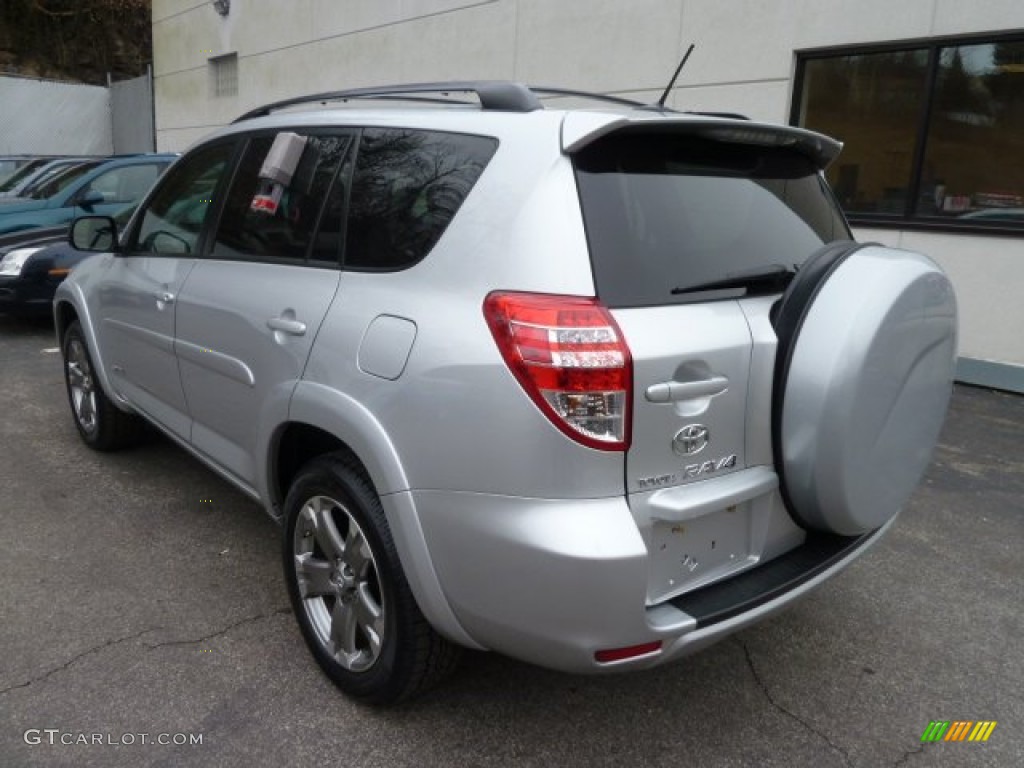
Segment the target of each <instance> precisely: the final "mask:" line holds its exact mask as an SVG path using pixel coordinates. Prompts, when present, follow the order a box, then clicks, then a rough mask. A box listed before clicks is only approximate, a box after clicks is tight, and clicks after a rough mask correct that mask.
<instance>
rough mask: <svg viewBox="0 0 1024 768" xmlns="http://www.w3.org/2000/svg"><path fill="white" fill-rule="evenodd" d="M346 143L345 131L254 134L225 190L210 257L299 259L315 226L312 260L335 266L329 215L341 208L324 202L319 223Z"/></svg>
mask: <svg viewBox="0 0 1024 768" xmlns="http://www.w3.org/2000/svg"><path fill="white" fill-rule="evenodd" d="M350 143H351V138H350V136H348V135H344V134H342V135H311V136H300V135H298V134H295V133H291V132H283V133H278V134H273V135H268V136H257V137H255V138H253V139H252V140H251V141H250V142H249V145H248V146H247V147H246V149H245V152H244V153H243V154H242V160H241V163H240V164H239V167H238V170H237V172H236V173H235V176H234V179H233V180H232V182H231V188H230V189H229V190H228V193H227V198H226V200H225V204H224V212H223V214H222V215H221V220H220V225H219V226H218V229H217V236H216V240H215V242H214V246H213V254H212V255H213V256H214V257H215V258H231V259H241V258H249V259H251V258H255V259H262V258H269V259H287V260H290V261H303V260H304V259H306V258H307V253H308V251H309V249H310V246H311V244H312V241H313V237H314V232H316V231H317V227H318V224H319V225H320V233H321V234H320V235H319V236H318V237H317V242H316V244H315V247H314V254H313V258H315V259H317V260H323V261H333V262H334V263H335V264H336V263H337V261H338V258H339V256H340V249H341V243H340V229H341V228H340V224H339V223H338V222H337V221H336V220H335V219H336V217H335V216H334V215H333V214H334V213H335V210H334V209H338V210H340V207H339V206H338V205H337V204H336V203H332V204H331V205H329V206H328V209H329V210H328V211H327V212H326V213H325V215H324V221H323V222H321V210H322V209H324V200H325V199H327V198H328V191H329V190H330V189H331V184H332V182H333V181H334V177H335V176H336V174H337V171H338V168H339V167H340V165H341V162H342V160H343V158H344V157H345V153H346V152H347V151H348V148H349V144H350ZM339 187H340V185H339ZM331 197H332V199H333V198H334V197H336V195H332V196H331Z"/></svg>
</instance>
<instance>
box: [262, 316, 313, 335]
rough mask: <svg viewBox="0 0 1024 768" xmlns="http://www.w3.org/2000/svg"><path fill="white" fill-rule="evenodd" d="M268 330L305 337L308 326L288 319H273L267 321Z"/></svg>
mask: <svg viewBox="0 0 1024 768" xmlns="http://www.w3.org/2000/svg"><path fill="white" fill-rule="evenodd" d="M267 328H269V329H270V330H272V331H281V333H287V334H289V335H291V336H304V335H305V333H306V324H305V323H302V322H299V321H298V320H293V319H291V318H288V317H272V318H270V319H269V320H267Z"/></svg>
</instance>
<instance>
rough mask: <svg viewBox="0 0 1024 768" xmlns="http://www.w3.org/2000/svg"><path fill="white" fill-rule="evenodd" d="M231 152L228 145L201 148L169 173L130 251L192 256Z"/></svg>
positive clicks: (147, 211)
mask: <svg viewBox="0 0 1024 768" xmlns="http://www.w3.org/2000/svg"><path fill="white" fill-rule="evenodd" d="M233 149H234V145H233V144H231V143H221V144H215V145H213V146H210V147H204V148H203V149H200V150H199V151H197V152H195V153H194V154H191V155H189V156H187V157H184V158H182V159H181V160H180V161H179V162H178V163H177V164H176V165H175V166H174V168H173V169H171V170H170V171H168V173H167V177H166V178H165V179H164V181H163V183H162V184H161V185H160V188H159V189H158V190H157V191H156V194H155V195H154V196H153V198H152V199H151V200H149V201H148V203H147V205H146V209H145V210H144V211H143V212H142V217H141V223H140V224H139V227H138V232H137V233H136V235H135V237H134V238H133V244H132V245H131V246H129V250H132V251H136V252H141V253H153V254H163V255H173V256H184V255H188V254H192V253H195V252H196V248H197V246H198V244H199V235H200V233H201V232H202V229H203V224H204V223H205V222H206V217H207V215H208V214H209V211H210V208H211V206H212V203H213V195H214V191H215V190H216V189H217V182H219V181H220V178H221V176H222V175H223V173H224V169H225V168H227V167H228V164H229V162H230V160H231V153H232V151H233Z"/></svg>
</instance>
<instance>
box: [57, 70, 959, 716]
mask: <svg viewBox="0 0 1024 768" xmlns="http://www.w3.org/2000/svg"><path fill="white" fill-rule="evenodd" d="M439 93H444V94H453V93H458V94H462V93H473V94H476V97H477V99H478V101H479V104H476V103H475V102H474V103H470V104H467V103H462V102H459V103H454V104H441V105H439V104H435V103H434V102H435V101H436V100H437V99H438V98H439V97H438V94H439ZM539 93H540V91H539V90H531V89H529V88H527V87H525V86H522V85H519V84H514V83H495V82H486V83H447V84H434V85H417V86H398V87H389V88H384V89H364V90H358V91H346V92H339V93H334V94H317V95H316V96H313V97H309V98H307V99H294V100H289V101H288V102H281V103H278V104H273V105H269V106H267V107H264V108H261V109H259V110H255V111H254V112H253V113H250V114H248V115H246V116H244V117H243V118H240V119H239V120H238V121H236V122H235V123H234V124H232V125H230V126H228V127H226V128H224V129H222V130H219V131H218V132H216V133H215V134H213V135H212V136H210V137H209V138H207V139H204V140H203V141H201V142H200V143H199V144H197V145H196V146H195V147H193V148H192V149H191V150H190V151H189V152H188V153H187V154H185V156H184V157H183V158H182V159H181V160H180V161H179V162H178V163H176V164H175V166H174V167H173V168H172V169H171V170H170V171H168V173H167V174H166V175H165V176H164V177H163V178H162V179H161V181H160V182H159V184H158V185H157V186H156V188H155V189H154V190H153V191H152V192H151V193H150V195H149V196H148V198H146V199H145V200H144V201H143V203H142V204H141V206H140V207H139V210H138V211H137V213H136V214H135V216H134V217H133V219H132V221H131V223H130V224H129V225H128V227H127V230H126V231H124V232H123V233H118V232H117V229H116V226H115V224H114V223H113V221H111V220H110V219H108V218H104V217H87V218H83V219H79V220H78V221H77V222H76V223H75V225H74V227H73V230H72V234H71V237H72V240H73V242H74V243H75V244H76V246H77V247H80V248H83V247H85V248H89V249H91V250H94V251H98V252H101V253H102V255H98V256H95V257H93V258H91V259H89V260H87V261H86V262H84V263H83V264H81V265H80V266H79V267H78V268H76V269H75V270H74V272H73V273H72V274H71V276H70V277H69V278H68V279H67V280H66V281H65V282H64V283H63V284H62V285H61V286H60V289H59V291H58V294H57V297H56V300H55V303H54V313H55V317H56V323H57V332H58V336H59V341H60V346H61V348H62V350H63V353H64V361H65V373H66V379H67V390H68V395H69V399H70V402H71V407H72V412H73V415H74V419H75V424H76V426H77V427H78V430H79V432H80V433H81V435H82V438H83V439H84V440H85V442H86V443H87V444H89V445H90V446H92V447H94V448H97V449H100V450H109V449H113V448H117V447H121V446H123V445H126V444H129V443H130V442H131V441H132V440H133V439H134V438H135V437H136V436H137V432H138V427H139V424H140V423H141V421H142V420H144V421H145V422H148V423H149V424H151V425H154V426H155V427H157V428H158V429H159V430H160V431H161V432H163V433H165V434H166V435H167V436H169V437H170V438H171V439H172V440H174V441H175V442H177V443H178V444H179V445H181V446H182V447H183V448H185V449H186V450H188V451H190V452H191V453H193V454H194V455H195V456H196V457H198V458H199V459H200V460H202V461H203V462H205V463H206V464H207V465H208V466H210V467H211V468H212V469H213V470H214V471H216V472H217V473H219V474H220V475H221V476H223V477H224V478H226V479H227V480H229V481H230V482H232V483H233V484H234V485H236V486H237V487H238V488H240V489H241V490H242V491H244V492H245V493H247V494H248V495H250V496H251V497H252V498H254V499H257V500H258V501H259V502H260V503H262V504H263V505H264V506H265V508H266V509H267V511H268V512H269V513H270V514H271V515H272V516H273V517H274V518H275V519H277V520H279V521H280V522H281V523H282V526H283V563H284V573H285V578H286V580H287V585H288V589H289V593H290V595H291V600H292V603H293V606H294V609H295V613H296V616H297V618H298V621H299V624H300V627H301V629H302V632H303V635H304V636H305V639H306V641H307V643H308V645H309V647H310V649H311V651H312V654H313V656H314V657H315V658H316V660H317V662H318V663H319V664H320V665H321V666H322V667H323V669H324V670H325V671H326V673H327V674H328V675H329V676H330V677H331V678H332V679H333V680H334V681H335V682H336V683H337V684H338V685H339V686H340V687H341V688H342V689H343V690H344V691H345V692H346V693H348V694H349V695H351V696H353V697H356V698H358V699H361V700H366V701H370V702H377V703H388V702H393V701H396V700H399V699H402V698H405V697H408V696H410V695H412V694H415V693H417V692H418V691H421V690H423V689H425V688H426V687H428V686H429V685H431V684H432V683H434V682H436V681H437V680H438V679H440V677H442V676H443V675H444V673H445V672H447V671H448V670H449V669H451V668H452V666H453V664H454V662H455V660H456V658H457V655H458V653H457V651H458V649H459V648H460V647H468V648H475V649H488V650H494V651H498V652H501V653H505V654H508V655H510V656H514V657H516V658H520V659H524V660H527V661H529V662H533V663H535V664H539V665H543V666H547V667H551V668H555V669H559V670H565V671H570V672H578V673H599V672H609V671H617V670H630V669H643V668H648V667H652V666H655V665H658V664H662V663H665V662H667V661H670V660H672V659H675V658H677V657H680V656H682V655H684V654H686V653H689V652H692V651H694V650H697V649H699V648H701V647H703V646H706V645H707V644H709V643H711V642H713V641H715V640H717V639H719V638H721V637H723V636H725V635H727V634H728V633H730V632H733V631H735V630H737V629H739V628H741V627H744V626H747V625H749V624H751V623H753V622H755V621H758V620H761V619H763V618H765V617H767V616H769V615H771V614H772V613H774V612H775V611H777V610H778V609H781V608H783V607H785V606H786V605H788V604H789V603H791V602H792V601H793V600H795V599H797V598H799V597H801V596H802V595H804V594H806V593H807V592H808V591H809V590H811V589H813V588H814V587H816V586H818V585H819V584H821V583H822V582H823V581H825V580H826V579H828V578H829V577H831V576H833V575H835V574H836V573H837V572H838V571H840V570H841V569H843V568H844V567H845V566H846V565H848V564H849V563H850V562H851V561H852V560H853V559H855V558H856V557H858V556H859V555H860V554H862V553H863V552H864V550H865V549H866V548H867V547H868V546H869V545H870V544H871V543H873V542H874V541H876V540H877V539H878V538H879V537H880V536H881V535H883V533H884V532H885V530H886V529H887V528H888V527H889V526H890V525H891V524H892V522H893V520H894V518H895V517H896V515H897V513H898V511H899V509H900V507H901V506H902V505H903V504H904V503H905V502H906V501H907V499H908V498H909V496H910V494H911V492H912V491H913V489H914V487H915V486H916V484H917V482H918V481H919V479H920V477H921V474H922V473H923V471H924V469H925V467H926V465H927V463H928V461H929V457H930V454H931V451H932V449H933V447H934V445H935V443H936V440H937V438H938V434H939V430H940V427H941V425H942V422H943V419H944V416H945V411H946V408H947V405H948V401H949V397H950V392H951V381H952V375H953V366H954V360H955V353H956V332H957V318H956V304H955V298H954V295H953V291H952V288H951V286H950V283H949V281H948V280H947V278H946V276H945V275H944V274H943V273H942V271H941V270H940V269H939V268H938V267H937V266H936V265H935V264H934V263H933V262H932V261H930V260H929V259H928V258H926V257H925V256H922V255H919V254H916V253H910V252H906V251H898V250H894V249H890V248H886V247H882V246H880V245H861V244H857V243H855V242H853V241H852V238H851V234H850V230H849V228H848V226H847V224H846V221H845V219H844V217H843V216H842V214H841V212H840V211H839V209H838V207H837V205H836V203H835V200H834V198H833V196H832V194H831V192H830V190H829V188H828V186H827V184H826V182H825V180H824V177H823V175H822V172H821V171H822V169H823V168H825V167H826V166H827V165H828V164H829V163H830V162H831V161H832V160H833V159H834V158H835V157H836V155H837V154H838V152H839V150H840V145H839V144H838V143H837V142H835V141H833V140H831V139H829V138H827V137H825V136H821V135H819V134H815V133H811V132H808V131H805V130H801V129H797V128H791V127H785V126H776V125H769V124H761V123H756V122H752V121H747V120H743V119H739V118H736V117H728V116H721V115H701V114H680V113H676V112H672V111H669V110H663V109H649V108H643V106H642V105H636V108H631V107H628V106H626V107H623V106H622V104H621V100H618V101H617V102H616V103H615V104H613V105H611V106H608V105H605V106H602V107H601V108H600V109H596V110H582V109H553V108H547V109H545V108H544V107H543V105H542V103H541V101H540V99H539V98H538V94H539ZM427 94H430V95H427ZM396 96H401V97H402V98H406V99H412V100H417V101H413V102H412V105H411V106H410V104H409V103H404V102H403V103H402V105H399V106H396V104H397V102H396V101H393V100H391V99H394V97H396ZM374 97H376V98H382V97H383V98H386V99H389V101H386V102H381V103H377V102H374V103H372V104H371V103H369V102H364V101H361V99H371V98H374ZM595 98H600V97H595ZM320 101H347V102H348V103H347V104H346V105H337V106H336V107H334V108H328V109H322V108H315V109H310V108H309V107H308V105H307V106H306V108H305V109H303V104H305V103H307V102H309V103H312V102H320ZM837 609H841V608H840V607H839V606H837Z"/></svg>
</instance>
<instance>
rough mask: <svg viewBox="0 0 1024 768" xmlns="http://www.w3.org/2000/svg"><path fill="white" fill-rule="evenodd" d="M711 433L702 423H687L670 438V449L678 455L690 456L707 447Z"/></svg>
mask: <svg viewBox="0 0 1024 768" xmlns="http://www.w3.org/2000/svg"><path fill="white" fill-rule="evenodd" d="M710 437H711V433H710V432H709V431H708V428H707V427H705V426H704V425H703V424H687V425H686V426H685V427H683V428H682V429H680V430H679V431H678V432H676V436H675V437H673V438H672V450H673V451H675V452H676V453H678V454H679V455H680V456H692V455H693V454H695V453H700V452H701V451H703V450H704V449H705V448H707V445H708V440H709V439H710Z"/></svg>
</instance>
